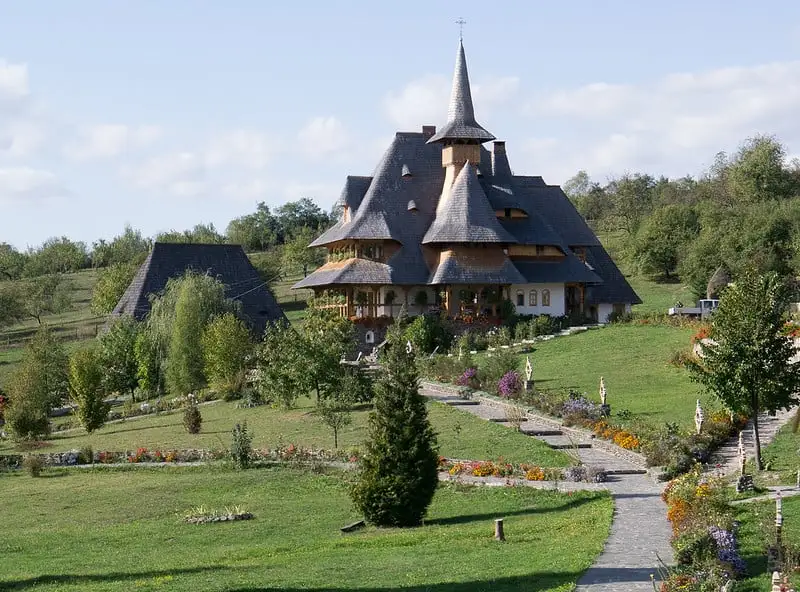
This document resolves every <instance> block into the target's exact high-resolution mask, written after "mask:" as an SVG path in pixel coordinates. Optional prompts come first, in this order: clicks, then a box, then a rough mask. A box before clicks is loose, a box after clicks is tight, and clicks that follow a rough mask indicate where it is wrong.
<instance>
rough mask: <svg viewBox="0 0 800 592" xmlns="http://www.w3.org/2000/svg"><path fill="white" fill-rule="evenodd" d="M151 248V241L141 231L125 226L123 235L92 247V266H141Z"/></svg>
mask: <svg viewBox="0 0 800 592" xmlns="http://www.w3.org/2000/svg"><path fill="white" fill-rule="evenodd" d="M151 247H152V242H151V241H150V239H148V238H145V237H143V236H142V233H141V232H140V231H138V230H134V229H133V228H132V227H131V226H125V230H124V231H123V232H122V234H120V235H118V236H115V237H114V238H113V239H112V240H111V241H109V242H106V241H105V240H102V239H101V240H99V241H96V242H95V243H94V244H93V245H92V266H93V267H106V266H108V265H123V264H129V265H140V264H141V263H142V262H143V261H144V260H145V258H146V257H147V253H148V252H149V251H150V249H151Z"/></svg>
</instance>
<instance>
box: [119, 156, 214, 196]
mask: <svg viewBox="0 0 800 592" xmlns="http://www.w3.org/2000/svg"><path fill="white" fill-rule="evenodd" d="M121 172H122V174H123V176H124V177H126V178H128V179H130V180H131V181H133V182H134V183H135V184H136V185H138V186H140V187H143V188H145V189H151V190H155V191H162V192H165V193H167V194H171V195H174V196H177V197H189V196H196V195H199V194H201V193H203V192H204V190H205V186H206V184H205V177H206V167H205V164H204V162H203V159H202V158H201V157H200V156H199V155H197V154H196V153H193V152H176V153H168V154H162V155H161V156H156V157H153V158H150V159H148V160H145V161H144V162H142V163H139V164H138V165H135V166H126V167H123V168H122V171H121Z"/></svg>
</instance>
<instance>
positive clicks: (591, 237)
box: [295, 44, 640, 303]
mask: <svg viewBox="0 0 800 592" xmlns="http://www.w3.org/2000/svg"><path fill="white" fill-rule="evenodd" d="M490 139H493V136H492V135H491V134H490V133H489V132H487V131H486V130H485V129H484V128H482V127H481V126H480V125H479V124H478V123H477V122H476V121H475V113H474V108H473V104H472V95H471V93H470V89H469V77H468V74H467V67H466V59H465V57H464V48H463V45H462V44H459V49H458V54H457V58H456V69H455V76H454V79H453V92H452V95H451V101H450V110H449V114H448V122H447V123H446V124H445V126H444V127H443V128H442V129H441V130H440V131H439V133H435V128H433V127H432V126H423V132H422V133H413V132H398V133H397V134H396V136H395V138H394V139H393V141H392V143H391V145H390V146H389V148H388V150H387V151H386V153H385V154H384V155H383V158H382V159H381V161H380V163H379V164H378V166H377V167H376V169H375V172H374V173H373V175H372V176H371V177H348V178H347V183H346V184H345V190H344V191H343V193H342V199H341V203H343V204H346V205H348V207H350V208H351V209H350V217H349V220H348V221H347V222H344V221H340V222H338V223H337V224H336V225H334V226H333V227H332V228H331V229H329V230H328V231H327V232H325V233H324V234H323V235H322V236H320V237H319V238H318V239H317V240H316V241H314V243H312V246H318V245H325V244H330V243H333V242H336V241H340V240H346V239H358V240H369V239H375V240H392V241H395V242H396V243H397V244H398V245H399V246H400V249H399V251H398V252H396V253H395V254H394V255H393V256H392V257H391V258H389V260H388V261H386V262H383V263H379V262H373V261H365V260H352V261H349V262H340V263H337V264H333V265H325V266H323V267H321V268H320V269H318V270H317V271H315V272H314V273H313V274H311V275H309V276H308V277H307V278H305V279H303V280H302V281H301V282H300V283H298V284H297V285H296V286H295V287H296V288H304V287H322V286H328V285H330V286H333V285H345V284H350V285H352V284H359V283H364V284H377V283H383V284H395V285H424V284H432V285H441V284H444V283H476V284H477V283H489V284H491V283H505V284H508V283H511V284H515V283H517V284H518V283H539V282H545V281H557V282H559V283H560V282H562V281H563V282H580V283H585V284H587V285H590V288H589V289H587V301H592V302H603V303H638V302H640V300H639V297H638V296H637V295H636V293H635V292H634V291H633V289H632V288H631V287H630V285H628V283H627V281H626V280H625V278H624V276H623V275H622V273H620V271H619V269H617V267H616V265H614V262H613V261H612V260H611V258H610V257H609V256H608V253H606V252H605V250H604V249H603V247H602V245H601V244H600V241H599V240H598V238H597V236H595V234H594V232H593V231H592V229H591V228H589V226H588V225H587V224H586V221H585V220H584V219H583V218H582V217H581V215H580V214H579V213H578V211H577V210H576V209H575V207H574V206H573V205H572V203H571V202H570V201H569V199H568V198H567V196H566V195H565V194H564V192H563V191H562V190H561V188H560V187H558V186H556V185H548V184H547V183H545V181H544V180H543V179H542V177H540V176H518V175H514V174H513V172H512V169H511V166H510V164H509V161H508V156H507V154H506V149H505V142H495V144H494V148H493V151H491V152H490V151H488V150H486V149H485V148H484V147H483V146H481V147H480V151H479V154H480V162H479V163H474V162H470V163H467V164H466V165H465V166H464V167H463V170H462V171H460V174H459V175H458V176H457V179H456V180H455V181H454V183H453V186H452V187H451V190H450V193H449V194H447V192H445V199H447V202H446V203H442V204H439V200H440V197H441V196H442V194H443V192H442V188H443V187H444V184H445V169H444V168H443V167H442V145H441V143H439V142H443V143H446V141H447V140H453V141H454V142H455V141H462V142H468V143H469V142H473V143H474V142H475V141H477V142H479V143H482V142H485V141H487V140H490ZM478 168H479V169H480V171H481V173H482V174H481V175H480V176H479V175H477V170H478ZM440 205H441V207H439V206H440ZM509 208H510V209H512V210H521V211H522V212H525V213H526V214H527V217H514V218H502V219H498V218H497V215H496V212H497V211H502V210H506V209H509ZM437 209H438V210H439V212H438V214H437ZM423 243H424V244H423ZM446 243H450V244H459V243H483V244H484V245H486V248H482V247H481V248H474V249H471V250H469V249H461V250H459V249H458V248H457V249H456V250H455V252H454V253H451V254H449V255H447V256H442V257H441V258H440V259H436V258H435V257H438V256H439V254H438V253H437V250H438V249H440V248H441V245H443V244H446ZM487 243H494V244H495V245H497V246H490V245H489V244H487ZM514 243H518V244H523V245H543V246H555V247H557V248H558V249H560V250H561V251H562V252H563V253H565V255H566V257H565V258H564V259H563V260H562V261H560V262H559V261H545V260H531V259H529V258H526V257H522V256H519V257H515V256H514V255H512V256H511V258H510V259H509V257H508V256H507V255H505V254H504V253H503V251H502V250H501V249H500V248H498V247H500V246H501V245H506V244H514ZM437 245H440V246H439V247H437ZM573 247H584V248H586V256H587V261H588V262H589V263H590V264H591V265H592V267H593V269H590V268H588V267H587V266H586V265H585V264H584V263H583V262H581V261H580V260H579V259H578V258H577V257H575V255H574V254H573V253H572V250H571V248H573ZM470 251H472V252H470ZM489 251H494V254H493V255H489V254H488V252H489ZM480 252H482V253H483V255H479V254H478V253H480ZM489 259H491V261H490V260H489ZM434 261H438V262H437V263H434Z"/></svg>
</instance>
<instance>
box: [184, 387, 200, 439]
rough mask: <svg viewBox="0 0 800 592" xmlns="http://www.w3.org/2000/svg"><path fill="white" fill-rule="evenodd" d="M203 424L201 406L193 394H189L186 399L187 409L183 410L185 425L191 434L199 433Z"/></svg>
mask: <svg viewBox="0 0 800 592" xmlns="http://www.w3.org/2000/svg"><path fill="white" fill-rule="evenodd" d="M202 425H203V416H202V415H201V414H200V407H198V406H197V400H196V399H195V398H194V396H193V395H189V397H188V400H187V401H186V409H184V411H183V427H185V428H186V431H187V432H189V433H190V434H199V433H200V428H201V426H202Z"/></svg>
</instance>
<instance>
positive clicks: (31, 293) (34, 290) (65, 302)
mask: <svg viewBox="0 0 800 592" xmlns="http://www.w3.org/2000/svg"><path fill="white" fill-rule="evenodd" d="M23 290H24V298H23V303H24V305H25V311H26V312H27V314H28V316H30V317H32V318H34V319H36V322H37V323H39V324H40V325H41V324H42V317H44V316H45V315H54V314H60V313H62V312H66V311H68V310H70V309H71V308H72V297H71V292H72V284H71V283H70V282H69V280H67V279H66V278H65V277H64V276H63V275H61V274H51V275H40V276H37V277H34V278H32V279H30V280H28V281H26V282H25V283H24V285H23Z"/></svg>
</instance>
